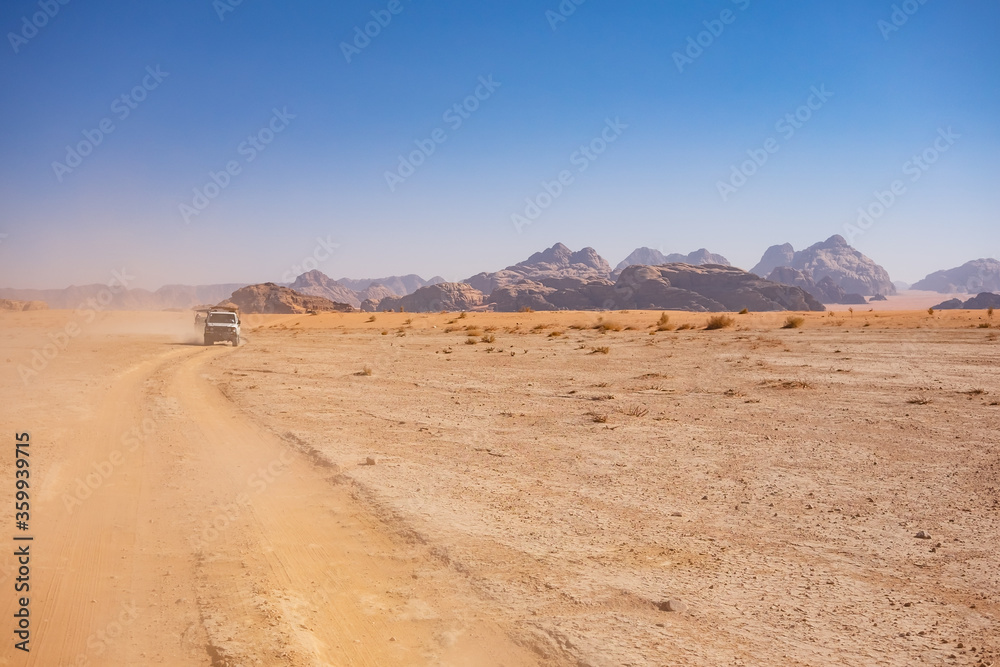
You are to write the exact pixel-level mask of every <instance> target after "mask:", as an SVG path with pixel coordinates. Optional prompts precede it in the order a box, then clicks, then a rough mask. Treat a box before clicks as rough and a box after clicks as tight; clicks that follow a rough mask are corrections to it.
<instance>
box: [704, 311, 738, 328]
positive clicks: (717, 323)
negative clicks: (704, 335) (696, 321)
mask: <svg viewBox="0 0 1000 667" xmlns="http://www.w3.org/2000/svg"><path fill="white" fill-rule="evenodd" d="M734 324H736V320H734V319H733V318H731V317H730V316H729V315H713V316H712V317H710V318H708V323H707V324H706V325H705V329H706V330H708V331H714V330H715V329H725V328H727V327H731V326H733V325H734Z"/></svg>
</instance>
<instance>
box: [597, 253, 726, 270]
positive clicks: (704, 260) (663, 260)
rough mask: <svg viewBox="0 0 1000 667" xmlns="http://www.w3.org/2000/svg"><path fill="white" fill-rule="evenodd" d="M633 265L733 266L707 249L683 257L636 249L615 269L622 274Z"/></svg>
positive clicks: (676, 254) (677, 254)
mask: <svg viewBox="0 0 1000 667" xmlns="http://www.w3.org/2000/svg"><path fill="white" fill-rule="evenodd" d="M633 264H643V265H645V266H659V265H661V264H691V265H692V266H702V265H704V264H719V265H720V266H731V265H730V263H729V260H728V259H726V258H725V257H723V256H722V255H716V254H715V253H711V252H709V251H708V250H706V249H705V248H701V249H700V250H695V251H694V252H692V253H690V254H687V255H681V254H680V253H676V252H675V253H671V254H669V255H664V254H663V253H662V252H660V251H659V250H655V249H653V248H636V249H635V250H633V251H632V254H631V255H629V256H628V257H626V258H625V259H623V260H622V261H621V262H619V263H618V266H616V267H615V273H621V272H622V270H623V269H624V268H625V267H628V266H632V265H633Z"/></svg>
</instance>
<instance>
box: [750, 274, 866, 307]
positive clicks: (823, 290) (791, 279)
mask: <svg viewBox="0 0 1000 667" xmlns="http://www.w3.org/2000/svg"><path fill="white" fill-rule="evenodd" d="M767 279H768V280H770V281H773V282H776V283H781V284H782V285H793V286H795V287H801V288H802V289H804V290H805V291H807V292H809V294H811V295H812V296H814V297H815V298H816V300H817V301H819V302H820V303H839V304H844V305H848V304H851V305H862V304H866V303H868V300H867V299H865V297H863V296H861V295H860V294H848V293H847V292H846V291H844V288H843V287H841V286H840V285H838V284H837V283H835V282H834V281H833V279H832V278H831V277H830V276H824V277H823V278H822V279H821V280H820V281H819V282H815V281H814V280H813V279H812V277H810V276H808V275H807V274H805V273H804V272H802V271H799V270H798V269H793V268H792V267H790V266H779V267H778V268H776V269H775V270H774V271H771V273H770V275H768V276H767Z"/></svg>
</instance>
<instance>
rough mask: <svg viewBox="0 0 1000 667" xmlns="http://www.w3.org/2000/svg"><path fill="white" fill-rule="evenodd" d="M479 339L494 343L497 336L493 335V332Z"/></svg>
mask: <svg viewBox="0 0 1000 667" xmlns="http://www.w3.org/2000/svg"><path fill="white" fill-rule="evenodd" d="M479 340H481V341H482V342H484V343H495V342H497V337H496V336H494V335H493V334H486V335H484V336H483V337H482V338H480V339H479Z"/></svg>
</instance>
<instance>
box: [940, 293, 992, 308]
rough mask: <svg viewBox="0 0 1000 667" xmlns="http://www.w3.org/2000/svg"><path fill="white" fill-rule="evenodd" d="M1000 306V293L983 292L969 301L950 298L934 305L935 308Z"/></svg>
mask: <svg viewBox="0 0 1000 667" xmlns="http://www.w3.org/2000/svg"><path fill="white" fill-rule="evenodd" d="M988 308H1000V294H993V293H992V292H981V293H980V294H977V295H976V296H974V297H972V298H971V299H969V300H967V301H962V300H961V299H949V300H948V301H945V302H944V303H939V304H938V305H936V306H934V310H986V309H988Z"/></svg>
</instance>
